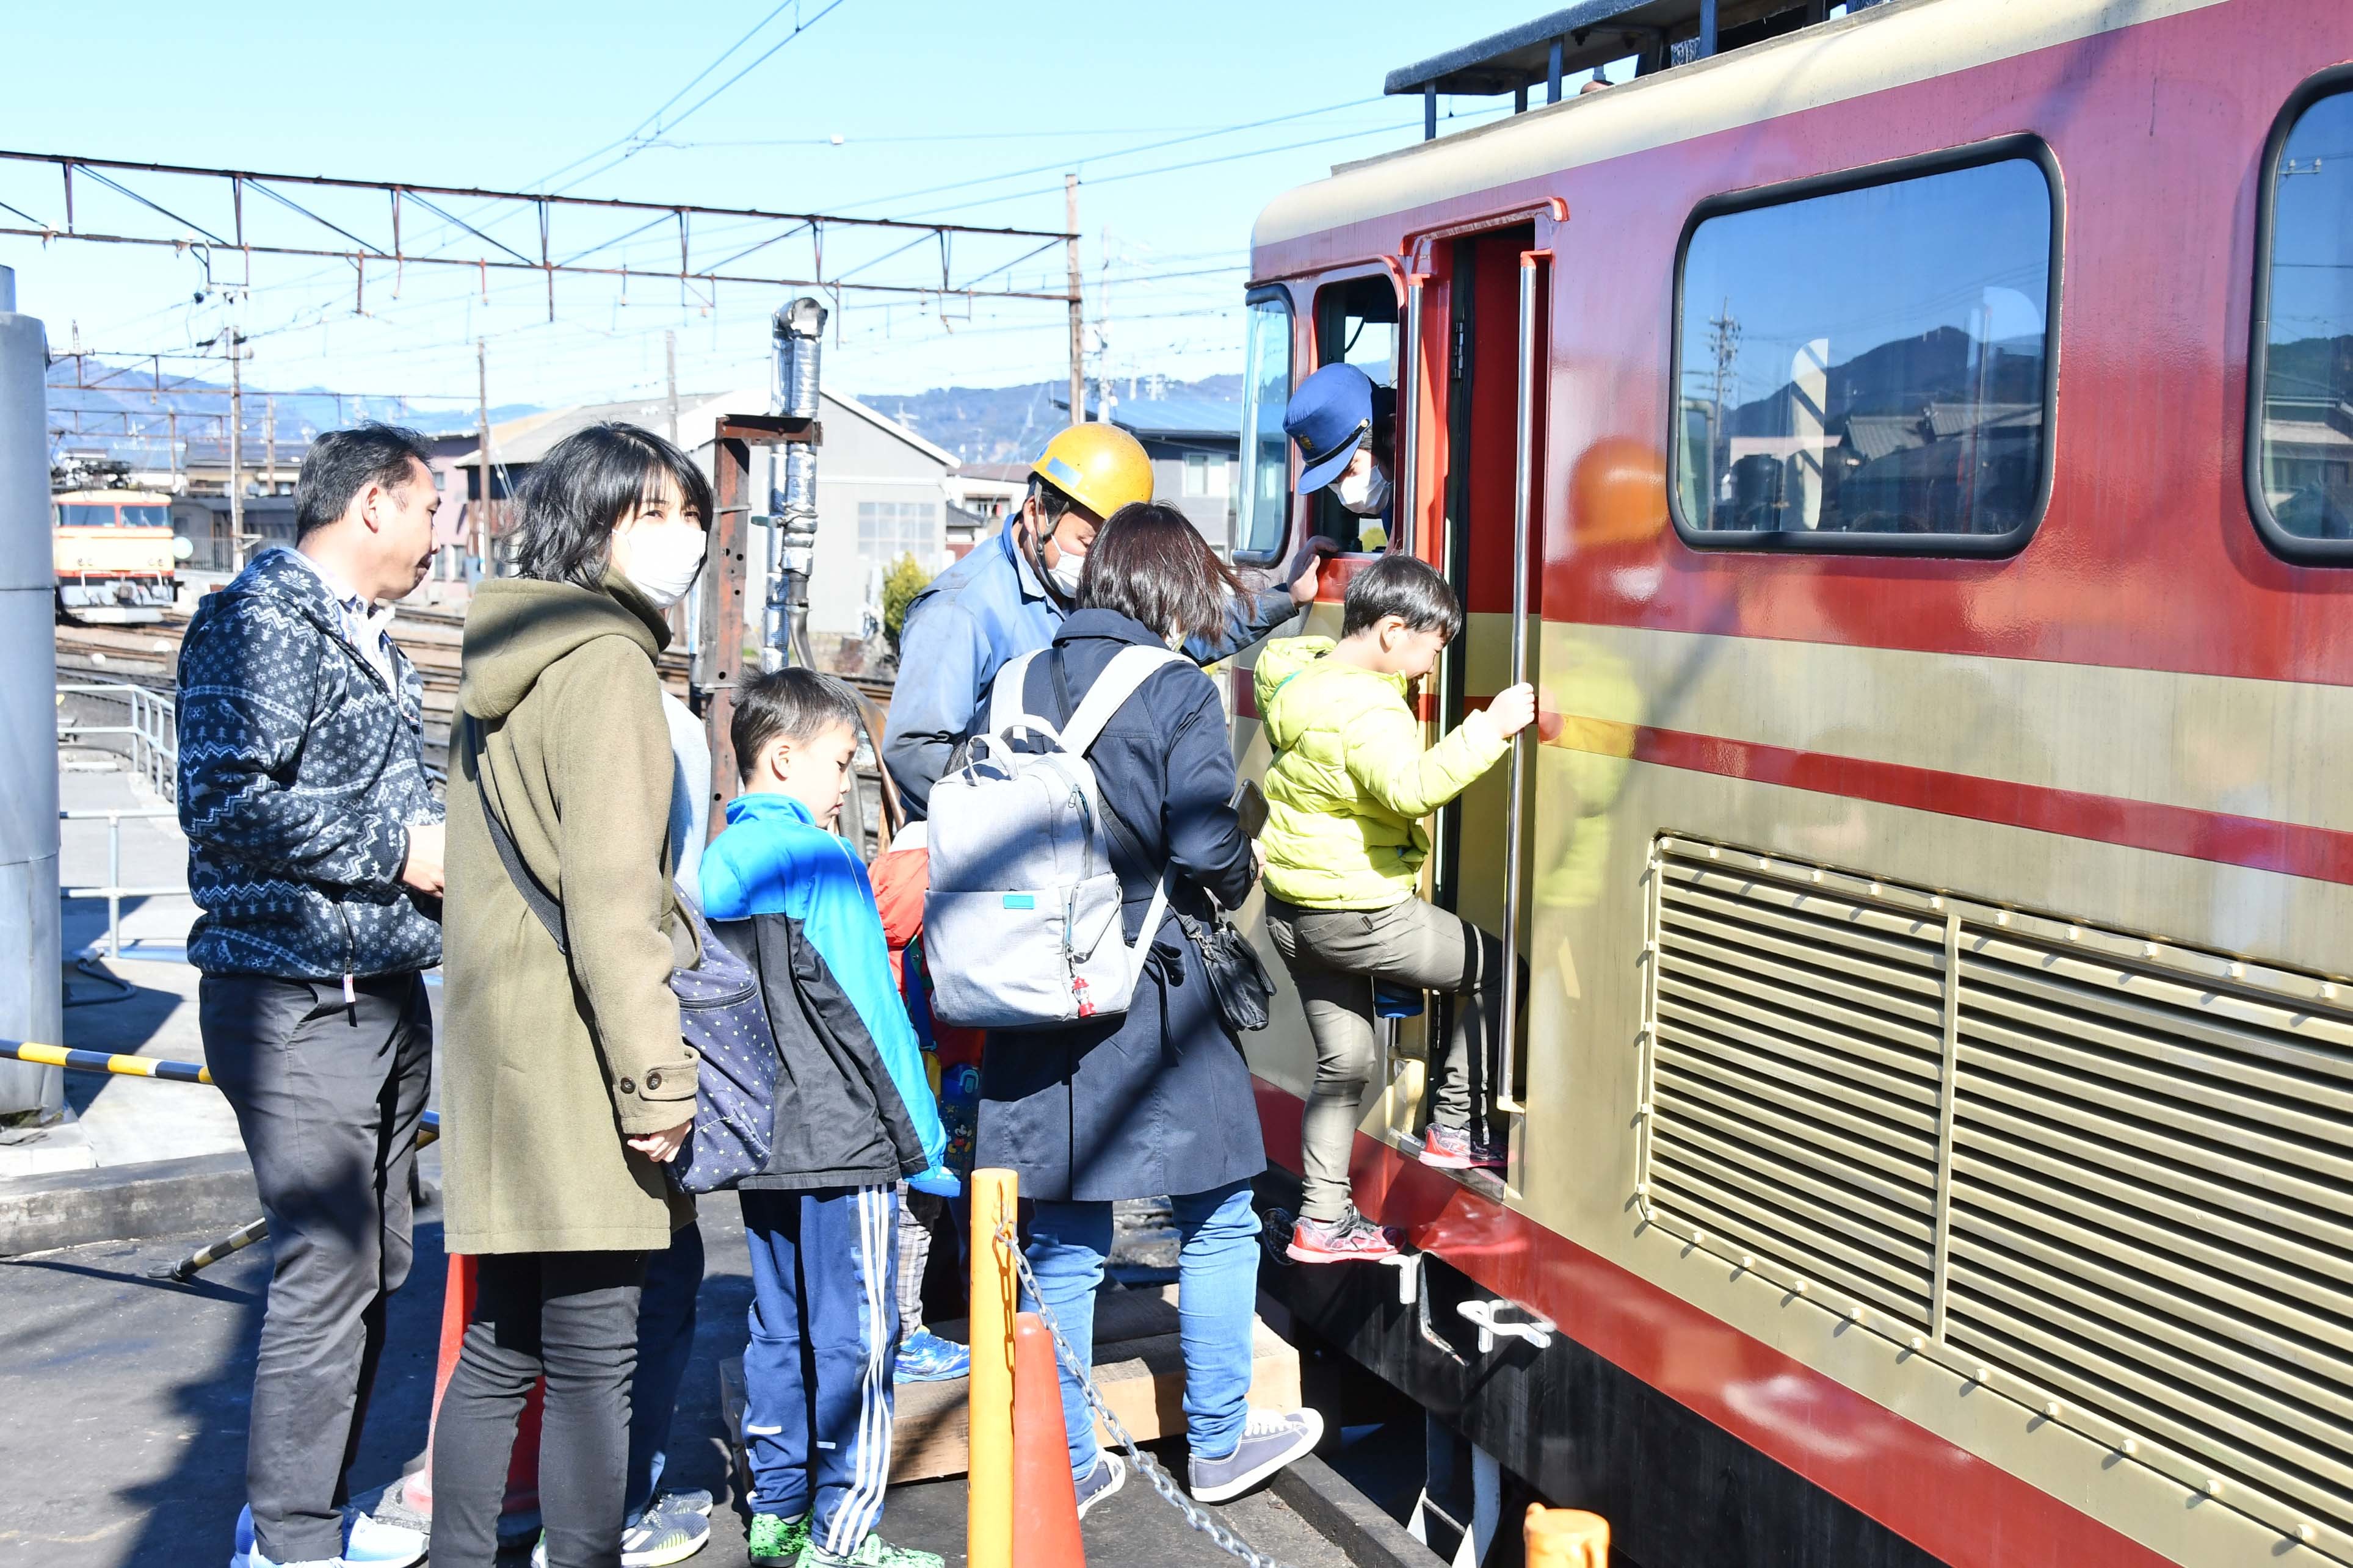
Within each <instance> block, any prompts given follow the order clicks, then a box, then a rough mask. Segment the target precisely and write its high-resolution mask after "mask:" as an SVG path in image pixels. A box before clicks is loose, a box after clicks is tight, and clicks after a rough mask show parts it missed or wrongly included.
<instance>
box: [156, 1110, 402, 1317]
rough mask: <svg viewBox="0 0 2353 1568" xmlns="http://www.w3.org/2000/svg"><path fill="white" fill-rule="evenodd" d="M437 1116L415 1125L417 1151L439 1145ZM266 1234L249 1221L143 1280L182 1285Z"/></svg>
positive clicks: (262, 1225) (264, 1223)
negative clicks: (428, 1146)
mask: <svg viewBox="0 0 2353 1568" xmlns="http://www.w3.org/2000/svg"><path fill="white" fill-rule="evenodd" d="M440 1139H441V1115H440V1112H438V1111H434V1110H428V1111H427V1112H426V1113H425V1119H424V1121H421V1122H419V1123H418V1124H417V1147H418V1148H419V1149H422V1148H424V1147H425V1146H426V1145H427V1144H428V1143H437V1142H440ZM268 1235H269V1219H268V1218H267V1217H264V1218H261V1219H257V1220H252V1221H249V1222H248V1223H247V1224H244V1225H241V1226H237V1228H236V1229H235V1230H233V1231H230V1232H229V1233H228V1234H227V1236H224V1237H221V1238H220V1239H219V1240H218V1241H216V1242H213V1243H211V1244H210V1245H209V1246H206V1247H198V1248H196V1250H195V1251H194V1252H191V1253H190V1254H188V1255H187V1256H186V1257H185V1258H182V1259H180V1261H178V1262H177V1263H174V1264H172V1265H171V1266H170V1267H168V1268H151V1269H149V1270H148V1271H147V1277H148V1278H149V1279H170V1280H174V1281H175V1282H177V1283H179V1284H182V1285H185V1284H186V1283H187V1282H188V1281H189V1280H191V1279H195V1277H196V1276H197V1275H198V1274H199V1273H201V1272H203V1271H204V1270H205V1269H207V1268H211V1267H212V1266H213V1265H214V1264H216V1263H218V1262H219V1261H220V1260H221V1259H222V1258H227V1257H228V1256H229V1255H230V1254H231V1253H234V1252H243V1251H244V1250H245V1249H246V1248H247V1247H251V1246H252V1245H253V1244H254V1243H255V1242H257V1241H259V1240H261V1239H262V1238H264V1237H267V1236H268Z"/></svg>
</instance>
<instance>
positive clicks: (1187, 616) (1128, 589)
mask: <svg viewBox="0 0 2353 1568" xmlns="http://www.w3.org/2000/svg"><path fill="white" fill-rule="evenodd" d="M1241 588H1242V585H1241V580H1240V578H1238V577H1236V576H1235V575H1234V569H1233V568H1232V567H1230V566H1229V565H1227V564H1226V563H1224V562H1222V561H1220V560H1219V559H1218V552H1216V551H1214V550H1212V549H1210V548H1209V542H1208V540H1206V539H1204V538H1202V537H1201V531H1200V530H1199V529H1198V528H1195V527H1194V526H1193V523H1192V520H1191V519H1189V518H1187V516H1186V515H1185V514H1184V513H1183V512H1181V511H1178V510H1176V508H1175V507H1173V506H1169V505H1167V504H1166V503H1165V502H1162V501H1154V500H1137V501H1130V502H1128V503H1127V504H1126V505H1125V506H1124V507H1122V508H1120V509H1119V510H1117V511H1115V512H1113V513H1112V514H1111V516H1109V517H1108V518H1105V519H1104V520H1103V527H1102V528H1101V529H1100V530H1099V531H1097V532H1096V534H1095V542H1093V543H1092V544H1091V545H1089V546H1088V547H1087V563H1086V567H1085V569H1084V570H1082V572H1081V573H1080V574H1079V601H1078V602H1079V608H1081V609H1082V610H1117V611H1118V612H1119V613H1120V614H1121V615H1123V616H1126V617H1127V618H1128V619H1130V620H1132V621H1141V622H1143V623H1144V624H1145V626H1149V627H1151V628H1152V629H1153V630H1154V631H1155V632H1163V633H1165V632H1166V631H1168V630H1170V629H1171V628H1174V629H1175V631H1176V634H1177V636H1178V637H1180V638H1181V637H1215V636H1217V635H1218V634H1219V632H1221V631H1223V630H1224V629H1225V626H1226V621H1227V618H1228V617H1229V616H1230V615H1231V613H1232V606H1233V598H1234V595H1237V594H1239V593H1240V592H1241Z"/></svg>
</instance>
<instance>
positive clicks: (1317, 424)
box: [1282, 364, 1373, 495]
mask: <svg viewBox="0 0 2353 1568" xmlns="http://www.w3.org/2000/svg"><path fill="white" fill-rule="evenodd" d="M1282 433H1283V434H1284V435H1286V436H1288V437H1291V438H1292V439H1293V441H1296V442H1297V443H1299V456H1300V459H1301V464H1302V467H1301V469H1300V474H1299V493H1300V494H1301V495H1305V494H1307V493H1308V492H1309V491H1310V490H1320V489H1323V488H1324V486H1325V485H1328V484H1330V483H1331V482H1332V481H1333V480H1334V479H1338V478H1339V477H1340V470H1341V469H1343V468H1346V467H1347V466H1348V459H1349V458H1353V457H1355V456H1356V448H1357V447H1361V446H1363V445H1364V444H1365V438H1366V437H1368V436H1370V435H1371V434H1372V433H1373V378H1372V377H1370V376H1368V375H1366V374H1365V373H1364V372H1363V371H1361V370H1358V369H1357V368H1356V366H1355V365H1352V364H1327V365H1325V366H1324V367H1323V368H1322V369H1321V370H1319V371H1317V372H1316V373H1315V374H1313V375H1311V376H1309V377H1308V378H1307V379H1306V380H1305V381H1303V382H1301V383H1300V384H1299V389H1298V390H1297V391H1296V392H1293V394H1292V395H1291V403H1290V405H1289V406H1287V407H1285V408H1284V409H1283V411H1282Z"/></svg>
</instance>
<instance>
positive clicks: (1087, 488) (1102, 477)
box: [1029, 425, 1152, 519]
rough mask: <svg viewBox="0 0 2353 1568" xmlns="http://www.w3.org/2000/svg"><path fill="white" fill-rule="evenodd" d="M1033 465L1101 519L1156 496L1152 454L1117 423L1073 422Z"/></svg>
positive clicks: (1041, 474) (1048, 444) (1040, 477)
mask: <svg viewBox="0 0 2353 1568" xmlns="http://www.w3.org/2000/svg"><path fill="white" fill-rule="evenodd" d="M1029 471H1030V472H1031V473H1033V474H1035V475H1037V476H1038V477H1039V479H1043V480H1045V481H1046V482H1047V483H1048V484H1050V485H1051V486H1053V487H1054V488H1055V489H1058V490H1060V491H1061V492H1062V493H1063V494H1064V495H1066V496H1068V497H1070V498H1071V500H1074V501H1076V502H1078V503H1079V504H1080V505H1081V506H1082V507H1084V508H1086V509H1087V510H1089V511H1091V512H1092V513H1094V514H1095V516H1096V517H1097V518H1098V519H1102V518H1108V517H1109V516H1111V514H1112V513H1113V512H1115V511H1117V510H1119V509H1120V508H1122V507H1124V506H1125V505H1127V504H1128V503H1129V502H1130V501H1145V500H1151V499H1152V459H1151V458H1147V457H1145V455H1144V444H1143V443H1142V442H1140V441H1138V440H1137V439H1136V438H1135V437H1133V436H1131V435H1129V434H1128V433H1127V432H1126V431H1124V430H1122V429H1121V428H1119V427H1118V426H1115V425H1073V426H1071V427H1070V428H1069V429H1067V430H1065V431H1063V432H1062V433H1061V434H1060V435H1059V436H1056V437H1054V438H1053V439H1052V440H1050V441H1049V442H1047V443H1046V450H1045V451H1044V452H1043V453H1042V454H1041V455H1040V456H1039V458H1038V460H1037V461H1036V462H1035V463H1032V464H1031V465H1030V466H1029Z"/></svg>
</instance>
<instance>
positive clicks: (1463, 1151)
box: [1421, 1121, 1505, 1171]
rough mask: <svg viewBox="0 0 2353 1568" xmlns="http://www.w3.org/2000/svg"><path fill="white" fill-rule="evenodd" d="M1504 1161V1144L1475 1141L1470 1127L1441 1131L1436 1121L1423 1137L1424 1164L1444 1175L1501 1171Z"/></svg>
mask: <svg viewBox="0 0 2353 1568" xmlns="http://www.w3.org/2000/svg"><path fill="white" fill-rule="evenodd" d="M1504 1158H1505V1152H1504V1146H1503V1145H1502V1144H1501V1143H1491V1142H1488V1141H1487V1140H1486V1139H1484V1138H1473V1137H1472V1135H1471V1130H1470V1129H1469V1128H1467V1127H1440V1125H1439V1124H1438V1123H1437V1122H1435V1121H1433V1122H1431V1123H1430V1125H1429V1127H1428V1128H1426V1129H1424V1130H1423V1131H1422V1134H1421V1163H1423V1164H1425V1165H1433V1166H1436V1167H1437V1168H1438V1169H1439V1170H1441V1171H1500V1170H1502V1169H1503V1168H1504Z"/></svg>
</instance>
